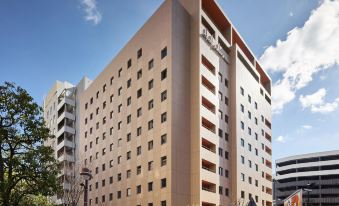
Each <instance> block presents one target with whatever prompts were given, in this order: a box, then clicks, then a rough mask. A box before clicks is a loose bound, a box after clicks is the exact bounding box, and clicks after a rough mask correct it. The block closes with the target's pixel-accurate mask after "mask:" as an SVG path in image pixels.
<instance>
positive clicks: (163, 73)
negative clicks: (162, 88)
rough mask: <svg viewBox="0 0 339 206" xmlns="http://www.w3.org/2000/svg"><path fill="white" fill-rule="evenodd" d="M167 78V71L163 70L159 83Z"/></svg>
mask: <svg viewBox="0 0 339 206" xmlns="http://www.w3.org/2000/svg"><path fill="white" fill-rule="evenodd" d="M166 77H167V69H164V70H163V71H162V72H161V81H162V80H164V79H166Z"/></svg>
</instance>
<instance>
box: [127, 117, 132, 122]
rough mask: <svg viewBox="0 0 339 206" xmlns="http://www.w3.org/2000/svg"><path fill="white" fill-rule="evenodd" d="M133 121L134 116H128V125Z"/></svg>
mask: <svg viewBox="0 0 339 206" xmlns="http://www.w3.org/2000/svg"><path fill="white" fill-rule="evenodd" d="M131 121H132V116H131V115H128V116H127V124H129V123H131Z"/></svg>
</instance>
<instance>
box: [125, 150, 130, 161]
mask: <svg viewBox="0 0 339 206" xmlns="http://www.w3.org/2000/svg"><path fill="white" fill-rule="evenodd" d="M126 157H127V160H129V159H131V151H128V152H127V154H126Z"/></svg>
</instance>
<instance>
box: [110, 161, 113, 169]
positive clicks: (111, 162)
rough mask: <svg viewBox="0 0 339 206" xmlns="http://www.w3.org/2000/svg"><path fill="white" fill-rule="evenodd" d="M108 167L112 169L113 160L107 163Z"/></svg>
mask: <svg viewBox="0 0 339 206" xmlns="http://www.w3.org/2000/svg"><path fill="white" fill-rule="evenodd" d="M109 167H110V168H112V167H113V160H110V161H109Z"/></svg>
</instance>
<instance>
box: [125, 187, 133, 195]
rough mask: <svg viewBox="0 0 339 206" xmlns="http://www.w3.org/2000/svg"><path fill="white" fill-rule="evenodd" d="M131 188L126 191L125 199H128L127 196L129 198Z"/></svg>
mask: <svg viewBox="0 0 339 206" xmlns="http://www.w3.org/2000/svg"><path fill="white" fill-rule="evenodd" d="M131 193H132V192H131V188H127V190H126V196H127V197H129V196H131Z"/></svg>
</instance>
